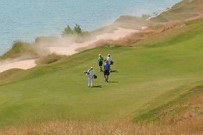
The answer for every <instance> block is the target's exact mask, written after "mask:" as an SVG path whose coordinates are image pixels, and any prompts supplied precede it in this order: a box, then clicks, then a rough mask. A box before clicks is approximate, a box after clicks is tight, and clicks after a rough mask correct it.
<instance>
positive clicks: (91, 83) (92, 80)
mask: <svg viewBox="0 0 203 135" xmlns="http://www.w3.org/2000/svg"><path fill="white" fill-rule="evenodd" d="M93 82H94V78H93V77H92V78H91V79H90V86H91V87H92V86H93Z"/></svg>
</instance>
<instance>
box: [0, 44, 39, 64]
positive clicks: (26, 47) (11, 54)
mask: <svg viewBox="0 0 203 135" xmlns="http://www.w3.org/2000/svg"><path fill="white" fill-rule="evenodd" d="M36 56H38V53H37V50H36V48H35V47H34V46H33V45H31V44H28V43H24V42H16V43H14V44H13V46H12V48H11V49H10V50H9V51H8V52H6V53H5V54H4V55H3V56H1V57H0V60H1V59H14V58H19V57H24V58H30V57H36Z"/></svg>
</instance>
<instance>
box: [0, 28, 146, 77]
mask: <svg viewBox="0 0 203 135" xmlns="http://www.w3.org/2000/svg"><path fill="white" fill-rule="evenodd" d="M143 28H146V27H143ZM135 32H138V30H135V29H126V28H121V27H119V28H117V29H115V30H114V31H112V32H106V33H102V34H99V35H97V36H96V38H94V39H92V40H90V41H86V42H82V43H77V42H68V40H66V39H63V38H61V39H56V42H54V43H53V45H52V44H50V43H49V45H48V46H46V45H45V46H44V47H43V49H44V50H47V52H48V54H51V53H55V54H59V55H73V54H76V53H78V52H80V51H79V50H80V49H81V48H82V49H83V50H84V49H89V48H93V47H95V46H96V43H97V42H99V41H108V40H119V39H122V38H124V37H126V36H128V35H130V34H132V33H135ZM42 45H43V43H42ZM35 61H36V59H27V60H12V61H6V62H5V61H4V62H0V73H1V72H4V71H6V70H9V69H14V68H17V69H24V70H26V69H30V68H33V67H35V66H36V63H35Z"/></svg>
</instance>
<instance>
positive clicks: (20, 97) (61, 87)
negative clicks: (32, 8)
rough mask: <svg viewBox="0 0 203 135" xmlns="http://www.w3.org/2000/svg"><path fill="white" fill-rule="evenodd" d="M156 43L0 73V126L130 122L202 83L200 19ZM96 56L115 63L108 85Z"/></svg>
mask: <svg viewBox="0 0 203 135" xmlns="http://www.w3.org/2000/svg"><path fill="white" fill-rule="evenodd" d="M179 31H182V32H181V33H180V32H179ZM173 33H179V34H178V35H177V36H176V37H174V36H171V35H173ZM166 35H168V36H166ZM156 39H159V40H158V42H150V41H148V43H147V44H146V45H144V46H143V45H142V46H141V45H140V46H139V45H136V46H130V47H128V46H126V47H117V46H114V45H110V46H105V47H99V48H95V49H92V50H88V51H84V52H82V53H80V54H76V55H74V56H71V57H69V58H64V59H61V60H60V61H58V62H56V63H52V64H48V65H39V66H38V67H36V68H34V69H31V70H27V71H21V70H20V71H19V72H10V71H8V72H7V73H3V74H4V76H5V77H0V83H1V85H0V126H5V125H24V124H28V123H38V122H45V121H54V120H61V121H64V120H88V121H89V120H93V121H116V120H134V119H135V118H139V116H140V117H142V114H146V112H147V111H150V110H151V109H154V108H156V107H159V106H162V105H164V104H166V103H168V102H170V101H172V100H174V99H176V98H178V97H179V95H181V94H183V93H185V92H187V91H188V90H189V89H190V88H193V87H196V86H199V85H202V84H203V82H202V81H203V79H202V78H203V76H202V75H203V70H202V69H203V60H202V58H203V44H202V43H203V19H200V20H196V21H192V22H188V23H187V24H186V26H185V27H183V28H176V29H173V30H169V31H166V32H165V33H164V34H160V35H159V36H156ZM153 40H154V39H153ZM99 53H101V54H103V55H106V54H108V53H110V54H112V56H113V59H114V61H115V65H114V66H113V67H112V68H113V70H117V72H114V73H112V74H111V76H110V83H105V82H104V78H103V75H102V73H100V72H99V67H98V66H97V56H98V54H99ZM91 66H94V67H95V70H96V74H97V75H98V79H97V80H96V81H95V85H96V86H98V87H95V88H88V87H87V77H86V76H85V75H84V73H83V72H84V71H85V70H87V69H88V68H89V67H91ZM7 74H9V76H8V75H7ZM1 75H2V74H0V76H1ZM7 77H9V78H7ZM160 97H162V98H160ZM163 97H164V98H163ZM153 103H156V104H153ZM140 119H141V118H140Z"/></svg>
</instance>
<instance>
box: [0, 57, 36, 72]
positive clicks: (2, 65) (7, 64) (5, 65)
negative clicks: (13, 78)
mask: <svg viewBox="0 0 203 135" xmlns="http://www.w3.org/2000/svg"><path fill="white" fill-rule="evenodd" d="M35 61H36V59H28V60H12V61H4V62H0V73H1V72H4V71H6V70H9V69H14V68H17V69H24V70H26V69H30V68H33V67H35V66H36V63H35Z"/></svg>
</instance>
